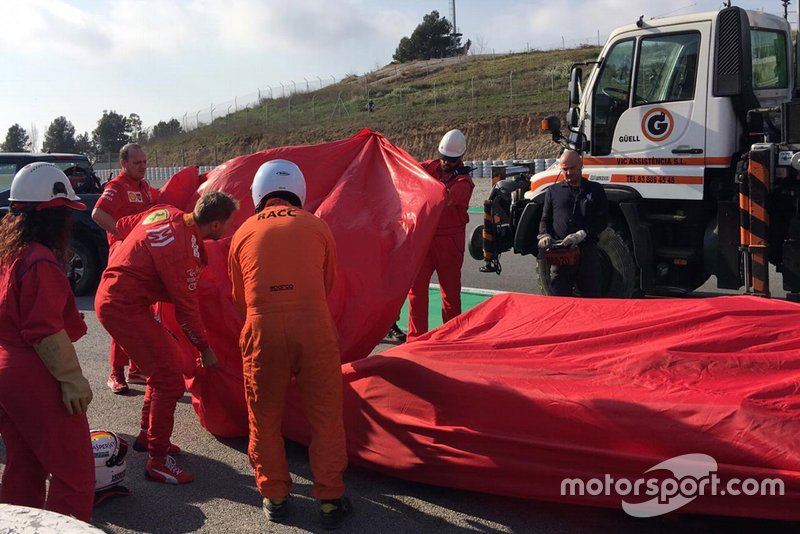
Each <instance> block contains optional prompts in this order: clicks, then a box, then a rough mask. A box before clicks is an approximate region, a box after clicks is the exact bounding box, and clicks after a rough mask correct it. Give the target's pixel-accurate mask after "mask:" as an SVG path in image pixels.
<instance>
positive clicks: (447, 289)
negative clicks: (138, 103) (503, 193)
mask: <svg viewBox="0 0 800 534" xmlns="http://www.w3.org/2000/svg"><path fill="white" fill-rule="evenodd" d="M466 151H467V141H466V139H465V138H464V134H463V133H461V131H460V130H450V131H449V132H447V133H446V134H444V137H442V141H441V142H440V143H439V154H440V155H441V157H440V158H439V159H433V160H428V161H424V162H422V164H421V165H422V168H423V169H425V170H426V171H427V172H428V174H430V175H431V176H433V177H434V178H436V179H437V180H439V181H440V182H442V183H443V184H444V186H445V188H446V191H447V196H446V201H445V208H444V210H442V215H441V217H440V218H439V225H438V226H437V227H436V233H435V234H434V237H433V241H432V242H431V246H430V248H429V249H428V255H427V256H426V257H425V261H424V262H423V264H422V267H420V269H419V273H417V277H416V279H415V280H414V283H413V285H412V286H411V291H410V292H409V294H408V311H409V320H408V338H409V340H410V339H413V338H415V337H417V336H420V335H422V334H424V333H425V332H427V331H428V284H429V283H430V281H431V276H432V275H433V272H434V271H436V275H437V276H438V278H439V286H440V288H441V292H442V322H447V321H449V320H450V319H452V318H453V317H456V316H457V315H459V314H460V313H461V264H462V263H463V262H464V242H465V239H466V227H467V223H468V222H469V215H468V214H467V208H468V207H469V199H470V197H471V196H472V189H473V188H474V187H475V185H474V184H473V183H472V178H471V177H470V175H469V173H468V172H464V171H465V170H467V169H469V167H464V163H463V160H462V158H463V156H464V153H465V152H466Z"/></svg>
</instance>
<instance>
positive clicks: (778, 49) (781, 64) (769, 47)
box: [750, 29, 789, 90]
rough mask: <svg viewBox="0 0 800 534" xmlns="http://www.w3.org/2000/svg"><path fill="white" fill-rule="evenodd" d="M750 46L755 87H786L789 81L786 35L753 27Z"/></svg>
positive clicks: (755, 88)
mask: <svg viewBox="0 0 800 534" xmlns="http://www.w3.org/2000/svg"><path fill="white" fill-rule="evenodd" d="M750 48H751V50H752V53H753V89H754V90H758V89H785V88H786V87H787V84H788V81H789V76H788V68H787V67H788V65H787V63H786V35H784V34H783V33H782V32H778V31H769V30H757V29H753V30H751V32H750Z"/></svg>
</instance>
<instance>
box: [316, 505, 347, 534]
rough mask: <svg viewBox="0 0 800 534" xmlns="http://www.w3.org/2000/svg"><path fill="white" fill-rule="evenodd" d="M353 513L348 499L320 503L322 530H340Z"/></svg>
mask: <svg viewBox="0 0 800 534" xmlns="http://www.w3.org/2000/svg"><path fill="white" fill-rule="evenodd" d="M352 511H353V507H352V506H351V505H350V499H348V498H347V497H342V498H341V499H328V500H323V501H320V507H319V515H320V519H321V520H322V528H324V529H326V530H333V529H336V528H339V527H340V526H342V522H343V521H344V520H345V519H346V518H347V516H348V515H350V512H352Z"/></svg>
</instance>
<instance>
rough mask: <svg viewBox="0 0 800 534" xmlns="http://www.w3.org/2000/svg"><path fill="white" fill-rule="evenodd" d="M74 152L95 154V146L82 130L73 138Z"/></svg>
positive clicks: (88, 154)
mask: <svg viewBox="0 0 800 534" xmlns="http://www.w3.org/2000/svg"><path fill="white" fill-rule="evenodd" d="M75 152H76V153H78V154H86V155H87V156H94V155H95V153H96V150H95V146H94V143H93V142H92V139H91V138H90V137H89V134H88V133H86V132H83V133H82V134H80V135H79V136H78V137H76V138H75Z"/></svg>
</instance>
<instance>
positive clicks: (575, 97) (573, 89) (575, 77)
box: [569, 66, 583, 106]
mask: <svg viewBox="0 0 800 534" xmlns="http://www.w3.org/2000/svg"><path fill="white" fill-rule="evenodd" d="M582 79H583V69H582V68H580V67H578V66H574V67H572V70H570V72H569V105H570V106H578V105H580V103H581V80H582Z"/></svg>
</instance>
